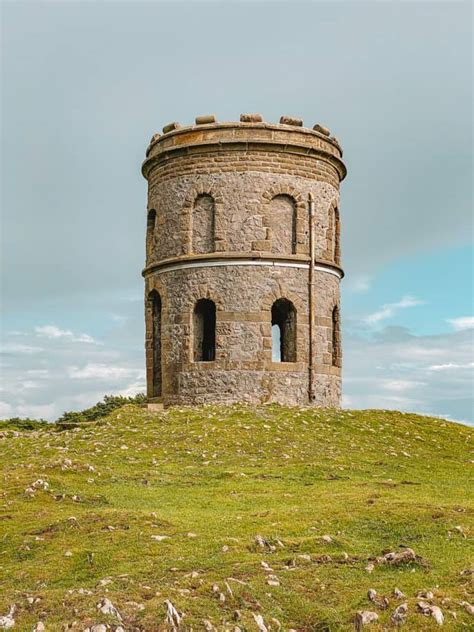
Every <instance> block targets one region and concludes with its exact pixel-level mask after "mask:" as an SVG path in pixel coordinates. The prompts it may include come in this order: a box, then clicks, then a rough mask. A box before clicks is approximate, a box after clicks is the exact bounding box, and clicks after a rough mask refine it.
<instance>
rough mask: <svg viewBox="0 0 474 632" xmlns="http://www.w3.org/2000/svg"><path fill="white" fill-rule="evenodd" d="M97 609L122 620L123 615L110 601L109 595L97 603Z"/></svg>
mask: <svg viewBox="0 0 474 632" xmlns="http://www.w3.org/2000/svg"><path fill="white" fill-rule="evenodd" d="M97 610H98V611H99V612H102V614H110V615H111V616H113V617H116V618H117V619H118V620H119V621H122V616H121V614H120V612H119V611H118V610H117V608H116V607H115V606H114V604H113V603H112V602H111V601H110V599H107V597H104V599H102V600H101V601H99V603H98V604H97Z"/></svg>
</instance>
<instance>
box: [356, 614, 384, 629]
mask: <svg viewBox="0 0 474 632" xmlns="http://www.w3.org/2000/svg"><path fill="white" fill-rule="evenodd" d="M378 618H379V615H378V614H377V613H376V612H371V611H370V610H359V612H357V613H356V616H355V618H354V626H355V629H356V630H362V628H363V627H364V625H370V624H371V623H374V622H375V621H378Z"/></svg>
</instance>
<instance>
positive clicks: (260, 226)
mask: <svg viewBox="0 0 474 632" xmlns="http://www.w3.org/2000/svg"><path fill="white" fill-rule="evenodd" d="M142 172H143V175H144V177H145V178H146V179H147V181H148V211H147V213H148V215H147V235H146V267H145V269H144V272H143V275H144V277H145V314H146V370H147V396H148V401H149V402H152V403H153V402H157V403H159V402H162V403H163V404H164V405H165V406H169V405H175V404H179V405H183V404H201V403H206V402H222V403H231V402H237V401H239V402H249V403H258V402H280V403H283V404H295V405H296V404H298V405H308V404H314V405H317V406H339V404H340V396H341V335H340V299H339V283H340V280H341V278H342V276H343V272H342V269H341V267H340V237H339V235H340V221H339V183H340V181H341V180H342V179H343V178H344V176H345V175H346V169H345V166H344V164H343V162H342V149H341V147H340V145H339V143H338V142H337V140H336V139H335V138H334V137H333V136H331V135H330V133H329V131H328V130H327V129H325V128H324V127H322V126H320V125H315V126H314V128H313V129H308V128H306V127H303V123H302V121H301V120H299V119H293V118H289V117H282V118H281V119H280V123H279V124H271V123H266V122H263V121H262V117H261V116H260V115H257V114H247V115H241V117H240V122H238V123H219V122H216V119H215V117H214V116H201V117H198V118H196V124H195V125H193V126H186V127H181V126H180V125H178V124H177V123H171V124H169V125H167V126H165V127H164V128H163V134H162V135H159V134H155V135H154V136H153V138H152V140H151V143H150V145H149V147H148V149H147V154H146V160H145V162H144V163H143V167H142Z"/></svg>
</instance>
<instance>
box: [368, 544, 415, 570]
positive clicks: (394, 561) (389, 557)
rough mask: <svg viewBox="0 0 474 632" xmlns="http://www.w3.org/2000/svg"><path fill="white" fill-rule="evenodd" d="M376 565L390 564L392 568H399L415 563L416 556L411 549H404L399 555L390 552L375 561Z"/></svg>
mask: <svg viewBox="0 0 474 632" xmlns="http://www.w3.org/2000/svg"><path fill="white" fill-rule="evenodd" d="M375 561H376V562H377V564H390V565H392V566H399V565H400V564H409V563H410V562H416V561H417V556H416V553H415V551H414V550H413V549H410V548H406V549H404V550H403V551H401V552H400V553H396V552H395V551H390V552H389V553H385V555H382V556H380V557H377V558H376V559H375Z"/></svg>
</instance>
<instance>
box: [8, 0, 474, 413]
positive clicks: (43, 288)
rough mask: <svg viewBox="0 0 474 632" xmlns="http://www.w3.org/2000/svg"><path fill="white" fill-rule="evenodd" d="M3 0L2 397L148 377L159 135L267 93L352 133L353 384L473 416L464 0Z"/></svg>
mask: <svg viewBox="0 0 474 632" xmlns="http://www.w3.org/2000/svg"><path fill="white" fill-rule="evenodd" d="M1 11H2V16H1V22H2V51H1V52H2V67H1V77H2V79H1V89H2V90H1V122H2V161H1V178H2V197H1V238H2V255H1V256H2V262H1V263H2V286H1V302H2V319H1V334H2V345H1V377H2V379H1V387H0V388H1V390H0V417H3V418H7V417H12V416H22V417H24V416H31V417H41V418H45V419H48V420H53V419H55V418H57V417H58V416H59V415H61V414H62V412H63V411H64V410H78V409H82V408H84V407H86V406H89V405H91V404H93V403H95V402H96V401H98V400H100V399H101V398H102V397H103V395H104V394H106V393H122V394H126V395H133V394H135V393H137V392H142V391H144V389H145V372H144V349H143V347H144V342H143V341H144V322H143V279H142V277H141V274H140V272H141V269H142V267H143V265H144V254H145V225H146V181H145V180H144V179H143V177H142V176H141V173H140V165H141V162H142V160H143V159H144V153H145V149H146V146H147V144H148V142H149V140H150V138H151V136H152V135H153V133H155V132H157V131H160V130H161V128H162V127H163V126H164V125H165V124H166V123H168V122H170V121H180V122H181V123H182V124H192V123H193V121H194V118H195V116H196V115H200V114H209V113H214V114H216V116H217V118H218V120H222V121H232V120H238V117H239V115H240V113H241V112H261V113H262V115H263V116H264V119H265V120H267V121H270V122H278V120H279V118H280V116H281V115H283V114H286V115H292V116H297V117H300V118H302V119H303V120H304V122H305V125H306V126H308V127H312V126H313V125H314V124H315V123H321V124H322V125H324V126H326V127H329V128H330V129H331V131H332V133H333V134H334V135H335V136H337V138H338V139H339V141H340V142H341V144H342V146H343V148H344V160H345V163H346V165H347V169H348V176H347V178H346V180H345V181H344V182H343V183H342V187H341V195H342V203H341V208H340V211H341V222H342V260H343V267H344V270H345V273H346V276H345V278H344V280H343V282H342V323H343V351H344V359H343V362H344V368H343V405H344V406H346V407H352V408H382V409H389V408H395V409H399V410H404V411H414V412H420V413H423V414H430V415H440V416H443V417H446V418H448V419H452V420H456V421H463V422H467V423H472V422H473V401H472V392H473V388H472V387H473V372H474V362H473V360H474V357H473V353H472V351H473V331H474V329H473V328H474V316H473V314H474V310H473V292H472V289H473V286H472V282H473V250H472V242H473V216H472V117H471V108H472V61H471V50H472V30H471V29H472V26H471V24H472V7H471V3H470V2H455V1H449V2H448V1H446V2H428V1H423V2H416V1H413V2H407V1H398V2H390V1H384V0H380V1H372V2H362V1H357V0H352V1H348V2H343V1H337V0H336V1H332V2H304V3H303V2H298V1H296V0H292V1H291V2H290V1H288V2H274V1H271V2H270V1H268V2H226V1H222V2H177V1H175V2H173V3H162V2H144V3H142V2H138V1H134V2H126V1H121V2H114V1H110V0H109V1H105V0H104V1H102V2H98V1H96V2H93V1H87V2H70V1H67V0H63V1H58V0H57V1H51V2H41V1H36V2H32V3H31V2H22V1H21V0H20V1H15V2H12V1H10V2H9V1H5V0H3V2H2V3H1Z"/></svg>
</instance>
